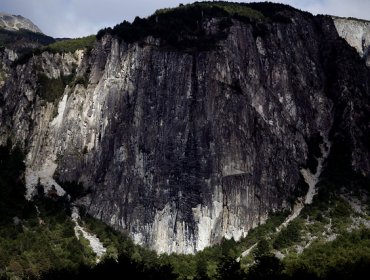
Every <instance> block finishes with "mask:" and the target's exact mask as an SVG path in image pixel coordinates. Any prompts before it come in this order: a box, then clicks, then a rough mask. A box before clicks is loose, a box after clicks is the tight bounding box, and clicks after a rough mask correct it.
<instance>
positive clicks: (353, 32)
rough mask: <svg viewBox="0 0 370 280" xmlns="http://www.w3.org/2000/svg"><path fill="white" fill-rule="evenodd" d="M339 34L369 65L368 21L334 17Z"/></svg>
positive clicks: (369, 23)
mask: <svg viewBox="0 0 370 280" xmlns="http://www.w3.org/2000/svg"><path fill="white" fill-rule="evenodd" d="M333 19H334V24H335V27H336V29H337V31H338V34H339V36H341V37H342V38H344V39H345V40H346V41H347V42H348V44H349V45H350V46H352V47H354V48H355V49H356V51H357V52H358V53H359V55H360V56H361V57H362V58H363V59H364V60H365V61H366V65H367V66H368V67H370V21H365V20H359V19H352V18H340V17H334V18H333Z"/></svg>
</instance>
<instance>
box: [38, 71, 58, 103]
mask: <svg viewBox="0 0 370 280" xmlns="http://www.w3.org/2000/svg"><path fill="white" fill-rule="evenodd" d="M64 88H65V85H64V83H63V80H62V78H60V77H59V78H55V79H54V78H49V77H48V76H46V75H45V74H39V75H38V87H37V94H38V95H39V96H40V97H41V98H42V99H44V100H46V101H48V102H54V101H55V100H56V99H58V98H60V97H61V96H62V95H63V93H64Z"/></svg>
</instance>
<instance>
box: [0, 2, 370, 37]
mask: <svg viewBox="0 0 370 280" xmlns="http://www.w3.org/2000/svg"><path fill="white" fill-rule="evenodd" d="M253 1H257V0H253ZM253 1H242V2H253ZM270 1H272V2H280V3H281V2H283V3H286V4H289V5H292V6H293V7H296V8H299V9H301V10H306V11H309V12H311V13H313V14H318V13H319V14H330V15H338V16H347V17H357V18H363V19H370V13H369V12H368V11H370V0H341V1H338V0H270ZM191 2H194V1H189V0H183V1H181V0H135V1H131V0H130V1H129V0H1V6H0V9H1V11H3V12H6V13H11V14H20V15H23V16H25V17H27V18H29V19H31V20H32V21H33V22H34V23H35V24H36V25H37V26H39V27H40V28H41V30H42V31H43V32H44V33H45V34H48V35H51V36H53V37H81V36H85V35H88V34H95V33H96V32H97V31H98V30H100V29H101V28H104V27H108V26H114V25H116V24H118V23H120V22H122V21H123V20H129V21H131V20H133V19H134V18H135V16H140V17H145V16H149V15H150V14H152V13H153V12H154V11H155V10H156V9H159V8H165V7H176V6H178V5H179V3H183V4H185V3H191Z"/></svg>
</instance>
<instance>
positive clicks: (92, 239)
mask: <svg viewBox="0 0 370 280" xmlns="http://www.w3.org/2000/svg"><path fill="white" fill-rule="evenodd" d="M79 219H80V214H79V212H78V209H77V207H73V208H72V221H73V222H74V223H75V227H74V230H75V235H76V238H77V239H80V236H81V234H82V236H83V237H84V238H86V239H87V240H88V241H89V243H90V247H91V249H92V250H93V252H94V253H95V254H96V256H97V259H96V262H97V263H98V262H99V261H100V260H101V258H102V256H103V255H104V254H105V253H106V251H107V249H106V248H105V247H104V245H103V244H102V243H101V242H100V240H99V238H97V237H96V235H94V234H91V233H89V232H87V231H86V230H85V229H84V228H83V227H82V226H80V224H79V223H78V220H79Z"/></svg>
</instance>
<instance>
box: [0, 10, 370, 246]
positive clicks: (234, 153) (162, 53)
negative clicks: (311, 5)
mask: <svg viewBox="0 0 370 280" xmlns="http://www.w3.org/2000/svg"><path fill="white" fill-rule="evenodd" d="M285 17H288V19H289V20H287V19H286V18H285V20H275V21H274V20H272V21H271V20H266V21H258V22H253V21H252V22H244V21H241V20H237V19H232V21H231V25H230V26H229V27H227V28H228V29H227V36H226V37H225V39H222V40H219V41H218V42H217V45H215V46H214V47H213V48H211V49H209V50H199V49H196V48H195V49H194V48H192V49H176V48H171V47H168V46H164V45H163V42H162V41H161V40H160V39H154V38H153V37H151V36H149V37H147V38H146V39H145V41H143V42H140V43H139V42H134V43H130V44H128V43H126V42H124V41H121V40H119V39H118V38H116V37H112V36H111V35H105V36H103V37H102V38H101V39H100V40H99V41H98V42H97V43H96V45H95V47H94V48H93V49H92V51H91V52H89V53H86V52H76V53H75V54H62V55H60V54H51V53H47V52H44V53H43V54H42V55H40V56H34V57H33V58H31V59H30V60H29V61H28V63H27V64H24V65H18V66H16V67H15V68H14V69H13V70H12V71H13V72H12V74H11V77H10V78H8V79H7V80H6V82H5V85H4V86H3V88H2V89H1V95H0V102H1V104H3V105H2V106H1V109H0V130H1V134H0V135H1V139H0V141H2V142H4V141H6V138H7V137H13V139H15V140H16V141H17V142H18V143H19V144H20V145H21V146H23V147H24V148H25V149H26V150H27V152H28V155H27V174H26V175H27V176H26V177H27V187H28V195H29V197H31V196H32V194H33V193H34V192H35V186H36V185H37V184H38V183H39V182H40V183H41V184H42V185H45V187H46V190H47V191H48V192H57V193H59V194H63V190H62V188H59V187H60V186H59V184H60V185H63V181H80V182H83V184H84V186H85V187H86V188H90V189H91V193H90V194H89V195H88V196H86V197H85V198H84V199H82V200H81V201H80V203H81V204H84V205H85V207H86V208H87V210H88V212H89V213H90V214H92V215H94V216H95V217H97V218H99V219H101V220H103V221H105V222H106V223H108V224H110V225H112V226H114V227H115V228H117V229H119V230H122V231H126V232H128V233H129V234H130V235H131V236H132V237H133V239H134V241H135V242H136V243H138V244H143V245H147V246H150V247H152V248H153V249H155V250H156V251H158V252H178V253H193V252H195V251H197V250H202V249H203V248H205V247H206V246H209V245H211V244H215V243H217V242H219V241H220V240H221V238H223V237H226V238H235V239H239V238H241V237H242V236H245V235H246V234H247V232H248V230H249V229H251V228H252V227H254V226H256V225H258V224H259V223H262V222H263V221H264V220H265V219H266V218H267V216H268V213H269V212H271V211H276V210H280V209H283V208H289V207H291V206H292V203H293V202H294V199H295V197H296V196H298V195H300V194H302V193H303V191H305V188H306V187H307V186H306V185H305V183H304V180H303V178H302V175H301V172H300V170H301V169H302V168H310V169H311V170H312V174H315V173H316V170H315V169H316V168H317V160H316V159H315V158H319V157H320V156H319V155H317V154H315V153H316V152H315V151H317V150H320V149H319V147H320V145H322V144H323V139H328V141H330V142H331V143H332V149H331V150H332V151H336V152H338V151H340V149H342V150H341V151H343V156H342V155H341V154H339V158H340V159H341V160H343V161H345V162H346V163H348V165H349V166H350V168H351V169H352V170H354V171H356V172H358V173H361V174H363V175H364V176H369V171H370V169H369V158H370V157H369V144H368V143H369V142H368V139H369V138H368V132H367V131H368V127H369V126H370V123H369V120H370V119H369V118H368V116H369V104H370V103H369V102H368V101H369V96H370V93H369V89H368V87H367V86H366V85H367V84H368V82H369V78H370V75H369V72H368V69H367V68H366V66H365V64H364V63H363V62H362V60H361V59H360V57H358V54H357V53H356V52H355V51H354V50H353V49H352V48H351V47H350V46H349V45H348V44H347V43H346V42H345V41H343V40H342V39H341V38H340V37H339V36H338V33H337V32H336V29H335V26H334V23H333V21H332V19H331V18H329V17H313V16H311V15H308V14H305V13H300V12H298V11H294V12H293V11H290V12H287V13H286V14H285ZM204 26H205V27H204V28H205V30H206V31H207V30H208V32H209V33H212V32H215V30H216V31H217V30H219V28H220V21H219V20H218V19H205V22H204ZM353 73H356V76H355V77H354V75H353ZM40 75H44V76H46V77H47V78H48V79H62V78H63V77H67V76H69V75H73V76H74V79H73V81H74V82H72V83H69V84H67V85H66V87H65V89H64V92H62V93H60V95H58V96H56V97H55V99H54V100H50V99H49V101H46V100H45V97H44V98H42V95H41V94H40V81H42V79H40ZM81 79H82V80H83V79H88V83H87V85H86V86H84V84H83V83H78V81H80V80H81ZM343 143H345V144H346V145H343ZM321 164H322V163H321Z"/></svg>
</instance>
